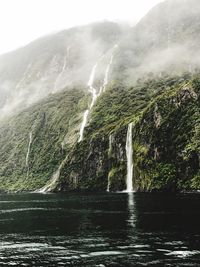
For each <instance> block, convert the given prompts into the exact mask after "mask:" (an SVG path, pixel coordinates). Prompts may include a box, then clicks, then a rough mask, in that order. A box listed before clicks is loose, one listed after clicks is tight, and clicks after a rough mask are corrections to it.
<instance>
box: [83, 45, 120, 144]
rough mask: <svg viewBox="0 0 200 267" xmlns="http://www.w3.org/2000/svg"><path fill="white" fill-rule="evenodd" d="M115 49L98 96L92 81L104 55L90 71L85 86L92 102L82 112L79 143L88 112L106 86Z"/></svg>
mask: <svg viewBox="0 0 200 267" xmlns="http://www.w3.org/2000/svg"><path fill="white" fill-rule="evenodd" d="M117 47H118V45H115V46H114V47H113V52H112V55H111V58H110V61H109V63H108V65H107V67H106V71H105V76H104V80H103V86H102V87H100V89H99V93H98V94H97V90H96V88H94V79H95V74H96V69H97V66H98V63H99V61H101V60H102V59H103V58H104V56H105V55H103V56H101V57H100V59H99V60H98V61H97V63H96V64H95V65H94V66H93V68H92V71H91V73H90V77H89V81H88V83H87V86H88V87H89V92H90V93H91V94H92V102H91V104H90V107H89V110H86V111H85V112H84V114H83V121H82V124H81V128H80V133H79V140H78V142H81V141H82V140H83V132H84V128H85V126H86V124H87V120H88V116H89V113H90V110H91V109H92V108H93V106H94V104H95V102H96V100H97V97H99V96H100V95H101V93H102V91H103V92H104V91H105V88H106V85H107V84H108V75H109V72H110V67H111V65H112V62H113V57H114V50H115V49H116V48H117Z"/></svg>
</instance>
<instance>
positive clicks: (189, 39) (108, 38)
mask: <svg viewBox="0 0 200 267" xmlns="http://www.w3.org/2000/svg"><path fill="white" fill-rule="evenodd" d="M191 3H192V5H191ZM179 6H180V7H181V8H179ZM191 7H192V8H191ZM199 14H200V3H199V1H197V0H192V1H190V0H184V1H181V3H180V1H179V0H176V1H171V0H169V1H164V2H161V3H160V4H158V5H157V6H156V7H154V8H153V9H152V10H151V11H150V12H149V13H148V14H147V15H146V16H145V17H144V18H143V19H141V21H139V22H138V23H137V24H136V25H135V26H130V25H128V24H127V23H120V24H119V23H114V22H109V21H103V22H96V23H92V24H88V25H86V26H79V27H72V28H70V29H67V30H64V31H60V32H57V33H54V34H50V35H47V36H44V37H42V38H39V39H37V40H35V41H34V42H32V43H30V44H29V45H27V46H25V47H22V48H20V49H18V50H16V51H13V52H11V53H8V54H5V55H2V56H0V95H1V99H0V111H1V113H0V114H1V115H0V118H1V119H3V118H4V117H6V116H7V115H10V114H13V113H14V112H16V111H20V110H22V109H24V108H28V107H29V106H31V105H32V104H34V103H36V102H38V101H40V100H41V99H44V98H46V97H48V96H50V95H53V94H56V93H58V92H60V91H62V90H69V89H70V90H71V89H73V88H81V89H82V90H84V92H85V93H86V94H89V91H88V86H87V84H88V80H89V77H90V74H91V71H92V68H93V66H94V65H95V64H97V63H98V67H97V71H96V74H95V81H94V83H95V86H96V88H97V92H99V91H100V88H101V86H102V83H103V79H104V75H105V71H106V68H107V66H108V64H109V61H110V57H111V54H112V51H113V47H114V46H115V45H117V46H118V48H117V50H116V52H115V54H114V56H113V62H112V66H111V69H110V71H109V77H108V79H109V82H112V81H115V80H117V81H120V82H121V83H124V84H125V85H127V86H132V85H133V84H135V83H136V82H137V80H138V79H143V78H144V77H145V76H148V73H153V74H154V75H155V76H160V75H162V73H163V72H165V73H168V74H172V75H177V74H178V75H181V74H182V73H184V72H191V73H193V72H195V71H196V70H197V69H198V68H199V65H200V56H198V55H199V50H200V45H199V43H200V39H199V37H198V36H199V35H197V34H195V35H194V34H193V32H194V31H195V30H196V31H198V25H199V24H198V21H199V20H200V19H199V17H200V16H199ZM194 20H195V21H196V22H197V23H196V24H195V25H194V23H193V21H194Z"/></svg>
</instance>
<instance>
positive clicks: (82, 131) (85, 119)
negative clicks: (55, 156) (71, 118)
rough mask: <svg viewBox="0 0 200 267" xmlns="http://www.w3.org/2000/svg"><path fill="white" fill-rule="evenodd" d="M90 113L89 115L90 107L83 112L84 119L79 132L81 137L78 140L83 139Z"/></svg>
mask: <svg viewBox="0 0 200 267" xmlns="http://www.w3.org/2000/svg"><path fill="white" fill-rule="evenodd" d="M88 115H89V109H87V110H86V111H85V112H84V114H83V121H82V124H81V128H80V134H79V135H80V137H79V140H78V142H81V141H82V140H83V133H84V129H85V126H86V124H87V119H88Z"/></svg>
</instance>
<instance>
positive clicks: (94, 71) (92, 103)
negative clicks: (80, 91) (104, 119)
mask: <svg viewBox="0 0 200 267" xmlns="http://www.w3.org/2000/svg"><path fill="white" fill-rule="evenodd" d="M97 65H98V63H96V64H95V65H94V67H93V68H92V72H91V74H90V78H89V81H88V84H87V86H88V87H89V91H90V93H91V94H92V102H91V104H90V110H91V109H92V108H93V106H94V103H95V101H96V99H97V91H96V89H95V88H94V87H93V84H94V78H95V73H96V68H97Z"/></svg>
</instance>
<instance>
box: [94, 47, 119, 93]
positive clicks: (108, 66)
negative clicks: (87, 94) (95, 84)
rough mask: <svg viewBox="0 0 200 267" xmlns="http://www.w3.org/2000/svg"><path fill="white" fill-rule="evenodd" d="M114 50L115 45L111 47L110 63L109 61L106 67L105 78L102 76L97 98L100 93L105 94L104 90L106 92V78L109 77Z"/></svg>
mask: <svg viewBox="0 0 200 267" xmlns="http://www.w3.org/2000/svg"><path fill="white" fill-rule="evenodd" d="M116 48H118V45H117V44H116V45H115V46H114V47H113V52H112V55H111V57H110V61H109V63H108V65H107V67H106V71H105V76H104V80H103V86H102V87H101V88H100V90H99V94H98V96H100V95H101V93H102V92H105V90H106V86H107V84H108V76H109V72H110V68H111V66H112V63H113V58H114V51H115V49H116Z"/></svg>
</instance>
